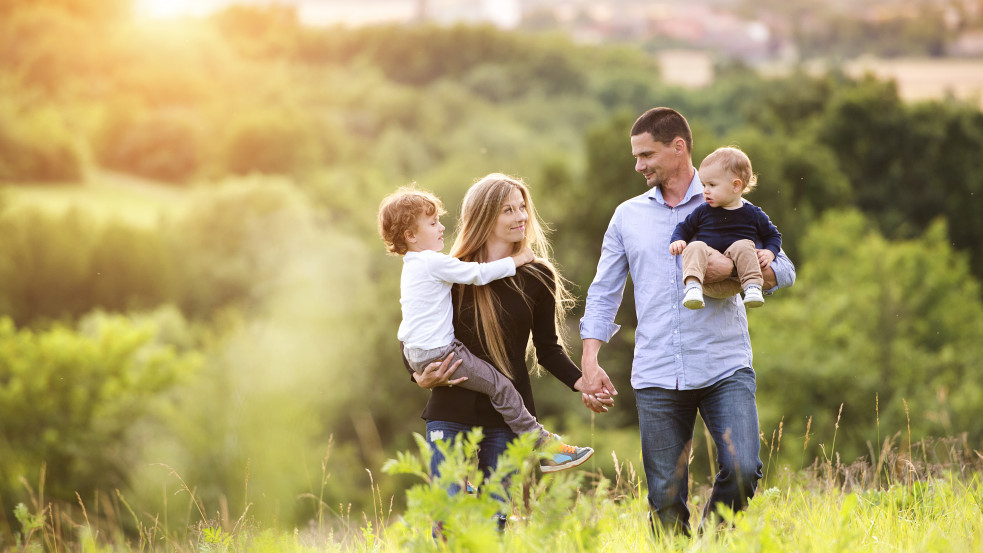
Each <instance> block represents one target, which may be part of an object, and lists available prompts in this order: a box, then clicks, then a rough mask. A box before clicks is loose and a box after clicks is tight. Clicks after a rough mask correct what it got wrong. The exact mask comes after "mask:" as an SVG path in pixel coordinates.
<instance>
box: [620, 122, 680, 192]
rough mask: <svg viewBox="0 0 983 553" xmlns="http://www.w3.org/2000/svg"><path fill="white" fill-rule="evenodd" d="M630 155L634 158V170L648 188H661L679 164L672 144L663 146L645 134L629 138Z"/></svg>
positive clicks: (649, 134) (648, 134)
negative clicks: (639, 174) (643, 179)
mask: <svg viewBox="0 0 983 553" xmlns="http://www.w3.org/2000/svg"><path fill="white" fill-rule="evenodd" d="M631 155H632V156H634V157H635V170H636V171H638V172H639V173H641V174H642V176H643V177H645V184H647V185H648V186H649V187H650V188H651V187H653V186H662V183H664V182H665V181H666V179H667V178H668V177H669V175H670V174H671V172H672V171H673V170H674V169H676V165H677V164H678V163H679V156H678V155H677V152H676V149H675V148H674V147H673V145H672V143H669V144H663V143H661V142H659V141H658V140H655V139H654V138H652V134H651V133H647V132H646V133H642V134H636V135H635V136H632V137H631Z"/></svg>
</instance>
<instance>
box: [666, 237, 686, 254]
mask: <svg viewBox="0 0 983 553" xmlns="http://www.w3.org/2000/svg"><path fill="white" fill-rule="evenodd" d="M685 249H686V241H685V240H676V241H675V242H673V243H672V244H669V253H671V254H672V255H679V254H681V253H683V250H685Z"/></svg>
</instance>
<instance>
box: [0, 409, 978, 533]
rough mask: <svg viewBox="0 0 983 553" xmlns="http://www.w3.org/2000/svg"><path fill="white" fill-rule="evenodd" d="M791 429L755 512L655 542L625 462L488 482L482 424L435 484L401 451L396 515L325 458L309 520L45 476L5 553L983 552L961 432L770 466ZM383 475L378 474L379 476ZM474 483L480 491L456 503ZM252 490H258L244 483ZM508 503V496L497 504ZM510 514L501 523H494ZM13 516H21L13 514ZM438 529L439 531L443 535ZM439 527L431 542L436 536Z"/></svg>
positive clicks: (509, 468) (699, 491) (721, 516)
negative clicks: (338, 490) (144, 501)
mask: <svg viewBox="0 0 983 553" xmlns="http://www.w3.org/2000/svg"><path fill="white" fill-rule="evenodd" d="M781 429H782V426H781V425H779V428H778V429H777V431H776V432H773V433H772V436H771V439H770V440H764V445H765V447H764V449H763V456H766V457H767V463H766V467H767V469H768V470H767V472H766V474H765V478H764V480H762V482H761V483H760V484H759V488H758V493H757V494H756V495H755V497H754V499H753V500H752V501H751V503H750V505H749V507H748V509H747V510H745V511H743V512H738V513H733V512H729V511H723V512H720V513H718V514H717V518H715V519H714V520H713V521H712V522H711V523H710V524H705V525H704V527H703V528H704V531H703V532H701V533H697V534H696V535H695V536H694V537H692V538H687V537H684V536H681V535H667V534H661V533H660V534H655V533H653V532H652V530H651V528H650V527H649V525H648V522H647V513H648V506H647V501H646V498H645V493H646V489H645V484H644V482H643V481H642V479H641V476H640V474H639V471H638V470H636V468H635V467H634V465H633V464H632V463H631V462H623V461H620V460H619V459H618V458H617V457H616V456H614V466H615V471H614V474H612V475H611V476H610V477H607V476H605V475H603V474H602V473H601V472H600V471H598V472H594V473H591V472H583V471H581V472H578V471H568V472H562V473H558V474H554V475H542V474H540V473H539V472H538V469H537V468H536V465H537V462H536V459H535V454H534V451H533V446H534V444H533V443H532V441H531V439H530V440H527V439H519V440H516V441H515V442H514V443H513V444H512V446H510V448H509V450H508V451H507V453H506V454H505V455H504V456H503V458H502V459H501V462H500V467H499V470H497V471H495V472H494V473H492V474H491V475H490V476H488V477H487V478H486V477H485V476H484V475H482V473H481V471H479V470H478V467H477V461H476V452H477V444H478V442H479V441H480V438H481V434H480V431H478V432H475V433H472V434H471V435H469V436H467V437H466V438H465V439H462V440H460V441H459V442H457V443H453V444H442V445H441V446H440V447H441V449H442V453H443V454H444V455H445V461H444V463H443V464H442V467H443V469H442V474H441V475H440V477H439V478H433V477H431V476H430V474H429V472H428V470H427V467H428V466H429V461H430V455H431V452H430V449H429V447H428V446H427V444H426V442H425V440H424V439H423V438H422V437H421V436H416V440H417V446H418V447H417V449H418V451H415V452H410V451H404V452H399V453H398V454H397V456H396V458H395V459H392V460H390V461H389V462H388V463H387V464H386V467H385V469H384V470H385V472H387V473H388V474H389V475H396V474H407V475H412V477H413V478H415V479H416V480H417V483H416V484H414V485H412V486H411V487H409V489H407V491H406V494H407V508H406V510H405V512H402V513H397V512H394V510H393V498H385V497H383V496H382V494H381V493H380V492H379V488H378V486H376V485H375V484H374V483H373V485H372V488H373V489H372V490H371V491H372V494H373V504H372V505H373V506H372V512H363V513H361V514H353V513H352V512H351V508H350V507H349V508H347V509H346V508H345V506H344V505H341V506H339V507H338V508H337V509H335V508H333V507H331V506H328V505H326V504H325V503H324V501H323V495H322V490H323V485H324V481H325V479H326V478H327V477H328V472H327V471H328V464H329V463H328V461H329V458H330V451H328V454H327V455H326V456H325V458H324V461H323V463H322V466H321V470H322V479H321V482H320V484H319V485H320V486H321V488H322V489H320V490H319V489H312V490H311V492H310V493H309V494H305V495H304V496H302V497H300V498H298V500H301V501H305V500H309V501H313V502H314V503H315V504H316V510H315V512H316V516H315V517H314V518H313V519H312V520H311V521H310V523H309V524H308V525H307V526H306V527H302V528H278V527H277V524H276V523H275V522H273V523H269V522H267V523H261V522H259V521H256V520H253V519H251V517H250V516H249V504H247V505H245V506H244V507H243V510H242V512H241V513H230V512H229V506H228V504H227V503H223V502H219V504H217V505H206V504H205V503H204V501H203V500H202V499H201V498H200V497H199V496H198V495H197V493H196V492H195V488H194V487H192V486H191V485H189V484H188V483H185V482H184V481H183V479H181V476H180V475H178V474H176V473H173V472H172V475H173V477H174V478H175V479H177V480H178V481H179V482H180V490H179V493H178V495H177V496H175V498H176V499H174V500H177V501H187V503H188V507H187V517H186V519H185V520H180V521H174V520H170V521H168V520H161V519H160V517H158V516H157V515H154V514H151V513H145V512H141V511H140V510H139V508H135V507H133V506H131V505H129V503H127V501H126V499H125V498H124V497H123V496H122V494H120V493H119V492H118V491H117V492H116V493H115V495H113V496H102V497H100V498H99V499H98V500H97V502H96V504H95V505H89V506H87V505H85V504H83V502H82V501H81V499H79V502H78V505H74V506H70V505H58V504H53V503H48V502H46V500H45V498H44V476H43V471H42V475H41V478H40V482H39V483H38V484H39V485H38V486H37V489H36V491H35V490H34V489H32V487H31V486H30V484H28V483H27V482H24V485H25V486H26V487H27V488H28V489H29V490H30V491H31V497H32V501H31V502H30V505H19V506H17V508H16V509H15V510H14V512H13V513H12V514H13V517H14V519H16V523H13V524H11V527H16V526H19V528H18V530H17V531H16V532H14V533H12V535H11V536H9V537H8V539H7V541H6V542H5V543H2V544H0V550H2V551H3V552H11V553H12V552H14V551H25V552H27V551H30V552H41V551H46V552H55V553H62V552H74V551H81V552H85V553H88V552H110V551H114V552H115V551H119V552H154V553H156V552H164V551H166V552H179V553H184V552H209V553H222V552H258V553H265V552H271V553H272V552H286V553H291V552H313V551H318V552H363V551H364V552H369V551H372V552H397V551H475V552H498V551H508V552H526V551H528V552H534V551H535V552H542V551H549V552H556V553H559V552H567V551H571V552H580V551H584V552H586V551H592V552H593V551H597V552H622V551H624V552H632V553H635V552H637V551H685V552H690V551H692V552H697V551H699V552H717V551H721V552H722V551H761V552H769V551H807V552H853V551H919V552H923V551H981V550H983V454H981V453H980V452H979V451H975V450H972V449H971V448H970V447H969V446H968V444H967V443H966V440H965V437H964V436H956V437H949V438H945V439H937V440H925V441H922V442H918V443H914V444H913V443H911V441H910V439H909V440H903V439H902V433H901V432H898V433H896V434H895V435H894V436H892V437H888V438H886V439H885V440H884V442H883V444H881V445H880V450H879V451H878V452H877V454H876V455H875V454H874V452H873V449H872V452H871V456H870V457H869V458H864V459H861V460H858V461H856V462H853V463H850V464H845V463H842V462H841V461H840V460H839V458H838V456H837V455H836V454H835V451H832V450H831V451H830V452H829V453H828V454H826V453H825V452H824V455H823V457H822V458H819V459H816V460H815V461H814V462H813V463H812V464H811V465H809V466H805V467H801V468H794V469H793V468H791V467H789V466H787V465H781V466H778V465H773V464H772V462H771V458H772V455H773V454H777V452H778V450H779V449H780V448H781V434H782V433H781ZM377 477H378V476H377V475H372V478H373V480H372V481H373V482H375V479H376V478H377ZM467 483H470V484H472V485H473V486H474V487H475V488H478V489H480V490H481V491H480V493H467V492H463V493H456V494H453V495H450V494H448V493H447V492H446V491H445V490H447V489H449V488H450V487H451V486H452V485H454V484H457V485H459V486H461V487H462V489H463V488H464V487H465V486H466V484H467ZM246 485H247V486H248V482H247V483H246ZM708 492H709V489H708V487H707V486H705V485H703V486H701V485H694V487H693V490H692V493H691V502H692V505H691V512H692V513H693V519H692V521H691V523H692V526H693V527H694V528H696V527H698V526H699V525H700V520H699V513H700V512H701V507H702V506H701V503H702V502H703V501H704V500H705V499H704V498H706V497H708V495H709V493H708ZM502 497H506V498H508V499H506V500H505V501H500V499H497V498H502ZM498 513H502V514H505V515H506V516H507V523H506V525H505V528H504V530H500V529H499V525H498V523H497V519H496V514H498ZM11 522H13V521H11ZM435 529H437V531H436V532H435ZM435 534H436V537H435Z"/></svg>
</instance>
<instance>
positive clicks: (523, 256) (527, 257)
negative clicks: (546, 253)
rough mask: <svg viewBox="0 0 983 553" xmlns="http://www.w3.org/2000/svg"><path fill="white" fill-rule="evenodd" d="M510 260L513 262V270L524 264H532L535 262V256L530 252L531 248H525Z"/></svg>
mask: <svg viewBox="0 0 983 553" xmlns="http://www.w3.org/2000/svg"><path fill="white" fill-rule="evenodd" d="M512 260H513V261H515V268H516V269H518V268H519V267H522V266H523V265H525V264H526V263H532V262H533V261H535V260H536V254H534V253H533V252H532V248H530V247H529V246H526V247H524V248H522V251H520V252H519V253H517V254H515V255H513V256H512Z"/></svg>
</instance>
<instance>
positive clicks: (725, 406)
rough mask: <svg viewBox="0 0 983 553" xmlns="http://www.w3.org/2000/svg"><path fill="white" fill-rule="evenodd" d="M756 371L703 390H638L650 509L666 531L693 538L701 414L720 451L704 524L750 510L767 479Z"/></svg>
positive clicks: (745, 369) (746, 370)
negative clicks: (693, 462) (693, 459)
mask: <svg viewBox="0 0 983 553" xmlns="http://www.w3.org/2000/svg"><path fill="white" fill-rule="evenodd" d="M754 391H755V382H754V371H752V370H751V369H750V368H744V369H740V370H738V371H737V372H736V373H734V374H733V375H732V376H730V377H727V378H725V379H723V380H721V381H720V382H717V383H716V384H713V385H712V386H708V387H706V388H701V389H699V390H666V389H663V388H643V389H641V390H635V400H636V403H637V405H638V424H639V430H640V433H641V437H642V460H643V464H644V466H645V477H646V479H647V480H648V490H649V495H648V500H649V505H650V506H651V508H652V509H653V511H654V512H655V514H656V515H657V516H658V519H659V521H660V522H661V523H662V526H663V527H664V528H666V529H669V530H681V531H683V532H685V533H687V534H688V533H689V531H690V526H689V509H688V508H687V507H686V500H687V498H688V497H689V455H690V451H691V450H692V447H693V427H694V425H695V424H696V414H697V412H698V411H699V413H700V415H701V416H702V417H703V422H704V423H705V424H706V427H707V430H709V431H710V435H711V436H712V437H713V441H714V444H716V448H717V469H718V472H717V476H716V479H715V480H714V483H713V491H712V492H711V494H710V497H709V499H708V501H707V505H706V509H705V510H704V512H703V516H704V519H705V518H706V517H707V516H708V515H709V514H711V513H713V512H714V510H715V509H716V508H717V506H718V505H726V506H728V507H730V508H731V509H733V510H735V511H736V510H739V509H742V508H744V507H746V506H747V503H748V501H749V500H750V499H751V497H752V496H753V495H754V490H755V488H756V487H757V485H758V480H760V479H761V467H762V464H761V459H760V458H759V457H758V449H759V447H760V442H759V438H758V410H757V407H756V405H755V403H754Z"/></svg>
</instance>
